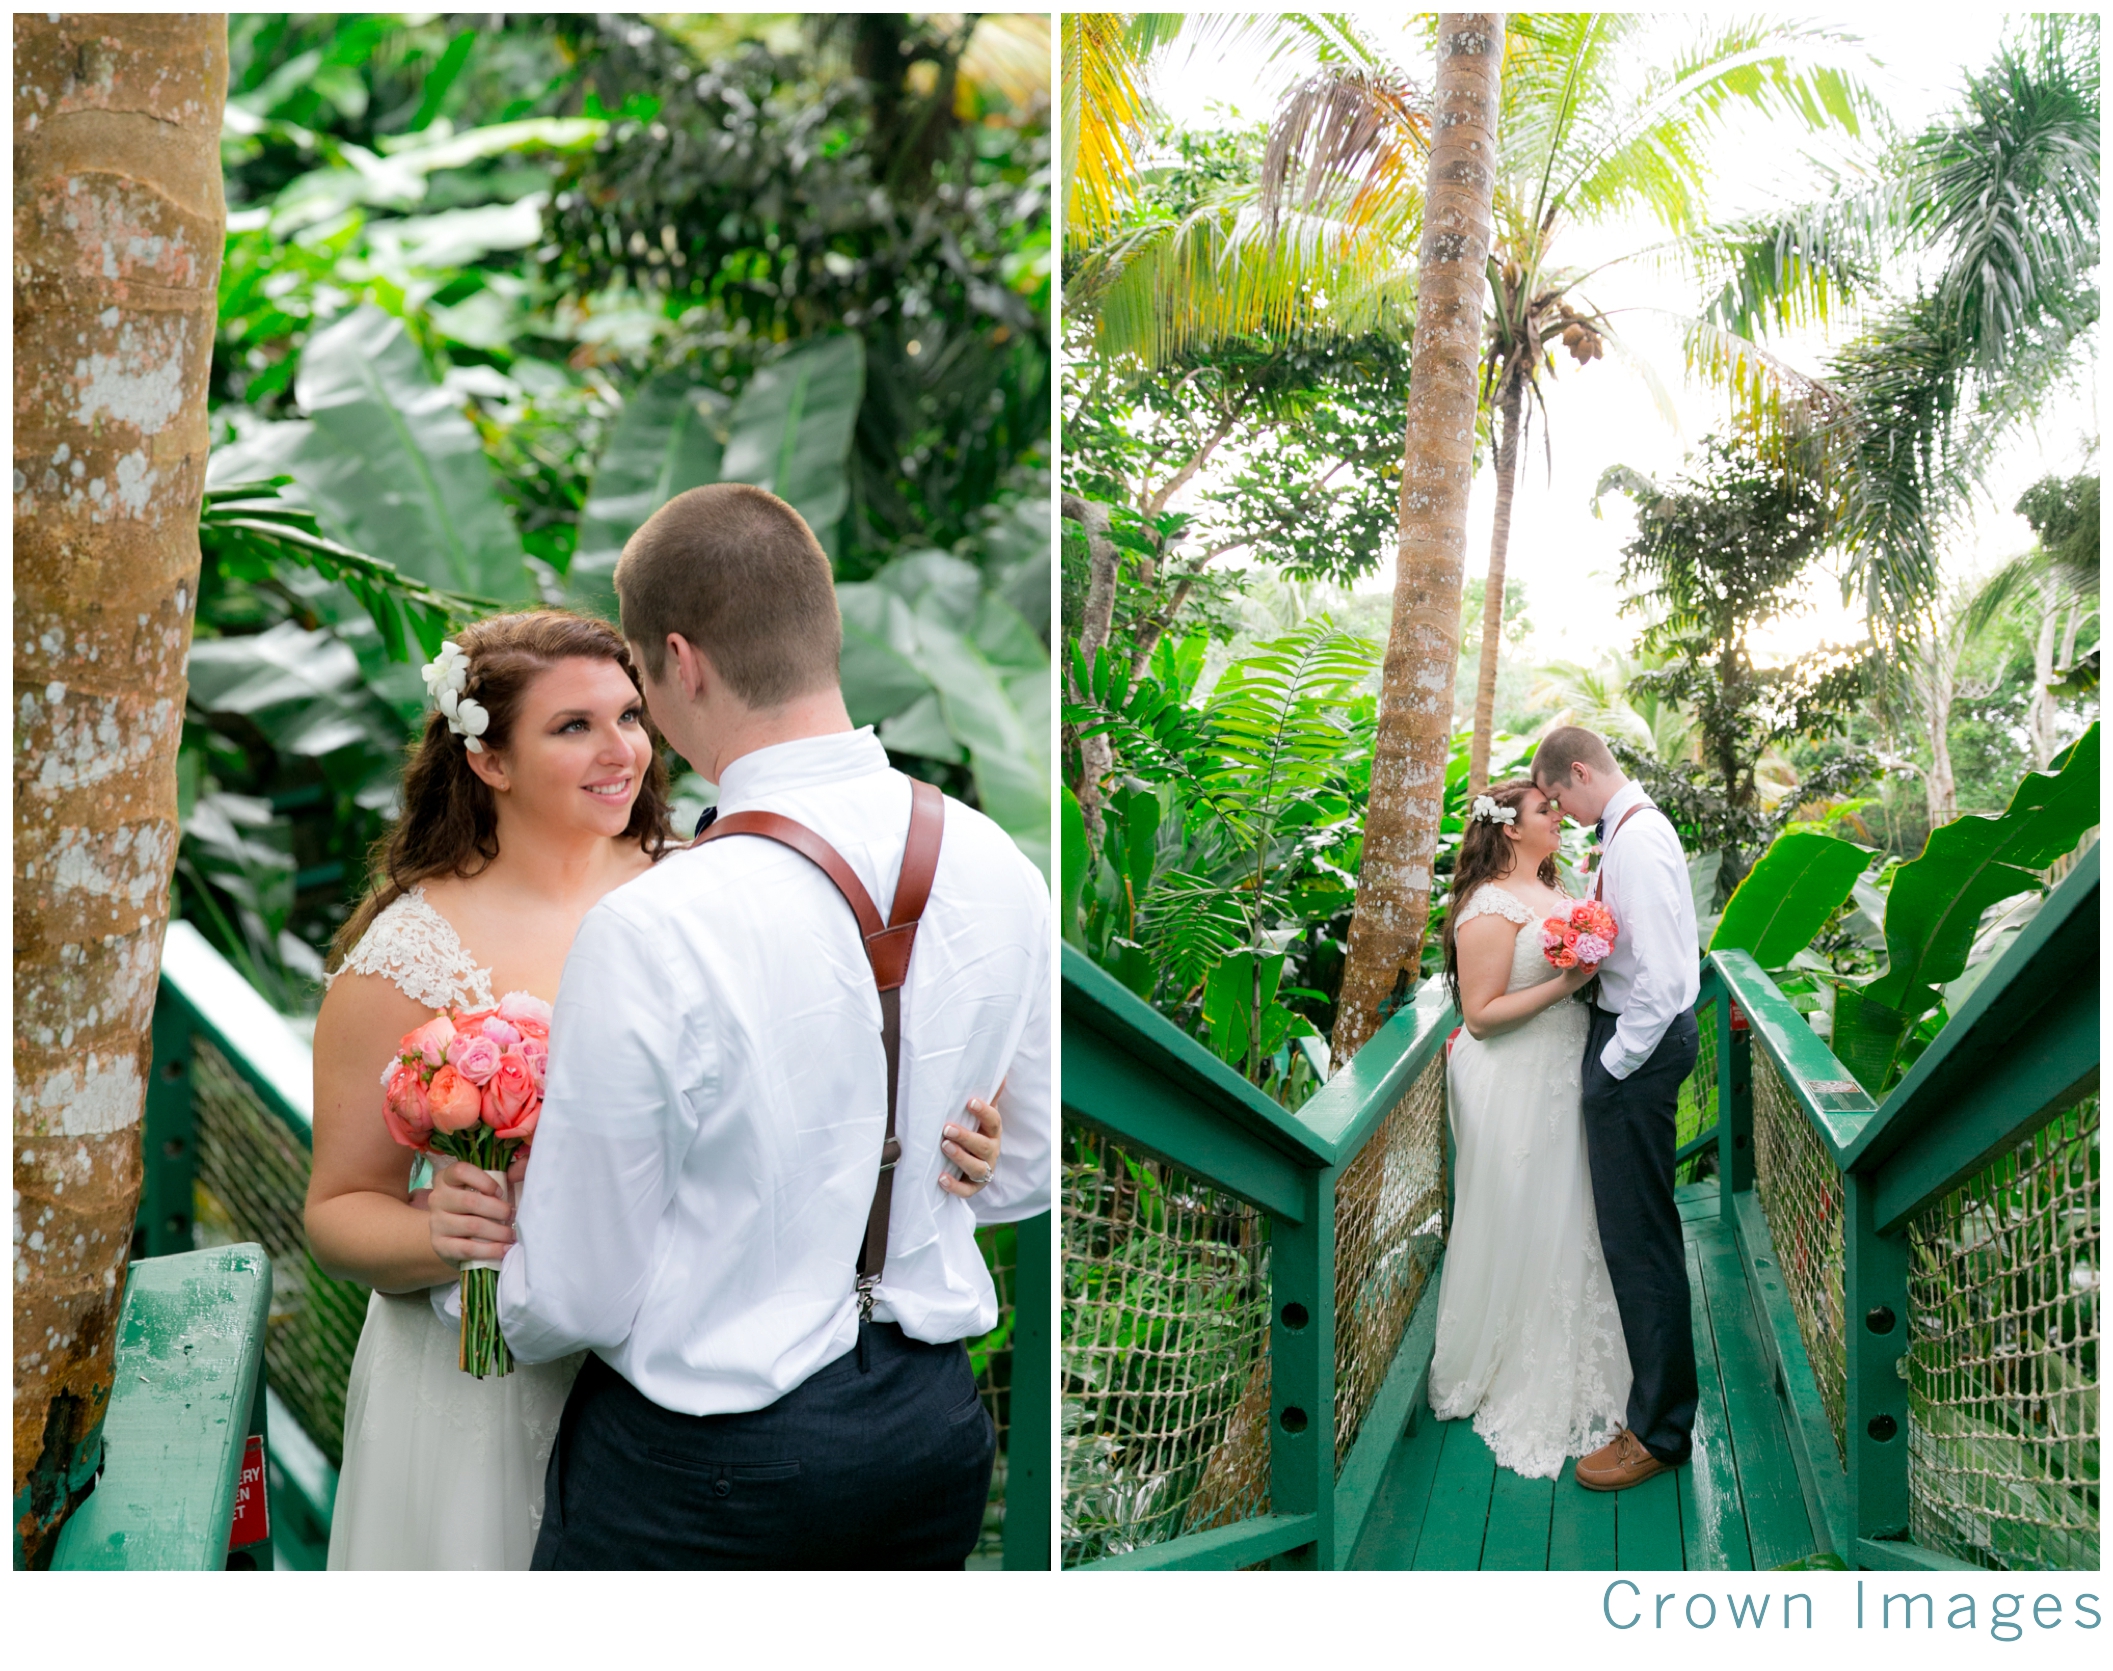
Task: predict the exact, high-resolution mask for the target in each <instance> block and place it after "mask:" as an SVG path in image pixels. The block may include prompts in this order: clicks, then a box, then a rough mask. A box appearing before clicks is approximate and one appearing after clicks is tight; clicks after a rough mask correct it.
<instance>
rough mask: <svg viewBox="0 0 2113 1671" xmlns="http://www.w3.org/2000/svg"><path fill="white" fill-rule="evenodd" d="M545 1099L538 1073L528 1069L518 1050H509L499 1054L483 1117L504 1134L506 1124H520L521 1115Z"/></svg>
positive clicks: (487, 1093)
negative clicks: (537, 1085)
mask: <svg viewBox="0 0 2113 1671" xmlns="http://www.w3.org/2000/svg"><path fill="white" fill-rule="evenodd" d="M541 1100H542V1093H541V1092H540V1091H538V1090H537V1088H536V1082H535V1076H534V1075H533V1074H531V1073H530V1072H529V1071H528V1064H527V1063H526V1062H525V1061H523V1060H522V1058H521V1053H520V1052H519V1051H518V1050H509V1051H507V1052H506V1053H505V1054H503V1055H502V1056H501V1057H500V1058H499V1065H498V1067H497V1068H496V1069H494V1070H493V1073H492V1076H491V1079H490V1080H489V1081H488V1082H487V1083H486V1084H485V1087H484V1104H483V1118H484V1123H485V1124H486V1125H488V1126H490V1127H491V1128H492V1130H494V1131H496V1132H499V1133H500V1134H501V1135H504V1134H505V1132H506V1128H508V1127H509V1126H513V1125H516V1124H518V1123H519V1122H520V1119H521V1117H522V1116H523V1115H524V1114H526V1113H527V1112H528V1111H529V1110H530V1109H531V1108H533V1107H534V1106H535V1104H537V1103H538V1102H540V1101H541Z"/></svg>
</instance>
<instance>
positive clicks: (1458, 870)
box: [1438, 777, 1563, 1009]
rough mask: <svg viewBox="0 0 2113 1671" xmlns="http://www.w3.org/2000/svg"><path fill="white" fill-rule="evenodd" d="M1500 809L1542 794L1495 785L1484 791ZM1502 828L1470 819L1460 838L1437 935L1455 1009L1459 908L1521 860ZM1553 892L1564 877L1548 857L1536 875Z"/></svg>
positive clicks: (1527, 787) (1522, 784) (1521, 783)
mask: <svg viewBox="0 0 2113 1671" xmlns="http://www.w3.org/2000/svg"><path fill="white" fill-rule="evenodd" d="M1483 793H1484V794H1486V795H1487V796H1489V798H1490V799H1491V800H1493V801H1495V802H1496V803H1497V805H1498V806H1500V807H1507V806H1508V807H1511V808H1513V809H1517V808H1518V807H1519V805H1520V804H1521V803H1522V802H1523V801H1524V800H1525V799H1526V797H1527V796H1528V795H1537V794H1539V793H1541V791H1540V789H1539V788H1538V787H1537V786H1536V785H1535V784H1534V782H1533V780H1532V779H1531V778H1523V777H1518V778H1512V779H1511V780H1510V781H1509V782H1506V783H1493V784H1491V785H1490V786H1489V788H1487V789H1486V790H1484V791H1483ZM1504 828H1505V827H1504V826H1503V825H1502V824H1496V823H1492V822H1490V821H1489V820H1487V819H1482V818H1470V819H1469V820H1468V821H1467V829H1466V831H1465V833H1464V834H1462V836H1461V838H1460V854H1459V857H1458V858H1456V859H1455V860H1454V861H1453V893H1452V904H1451V905H1450V906H1449V907H1448V908H1447V910H1446V913H1445V924H1444V926H1443V927H1442V928H1440V929H1439V931H1438V943H1439V944H1440V945H1441V946H1443V947H1444V948H1445V984H1446V985H1447V986H1448V987H1449V988H1451V990H1452V994H1453V1008H1454V1009H1458V1008H1459V1007H1460V957H1459V953H1458V951H1457V950H1456V949H1455V948H1454V945H1453V921H1454V919H1455V918H1456V917H1457V916H1458V915H1459V911H1460V907H1461V906H1463V905H1465V904H1466V903H1467V902H1468V901H1469V900H1471V899H1473V898H1474V897H1475V890H1476V889H1477V888H1479V887H1481V886H1482V884H1483V883H1485V882H1501V881H1503V880H1504V878H1505V877H1507V876H1509V875H1510V874H1511V873H1512V869H1513V867H1514V866H1515V865H1516V864H1517V863H1518V860H1517V859H1516V858H1515V857H1514V855H1513V843H1512V842H1511V840H1510V839H1509V838H1508V837H1507V836H1506V835H1505V834H1504ZM1534 874H1535V875H1536V876H1537V877H1539V878H1540V880H1541V881H1542V882H1544V883H1546V884H1547V885H1548V886H1549V887H1551V888H1560V887H1561V886H1562V885H1563V882H1562V877H1561V875H1560V873H1559V872H1558V871H1557V870H1556V868H1555V855H1554V854H1553V853H1551V854H1549V855H1548V857H1547V858H1545V859H1543V860H1542V861H1541V868H1540V869H1539V870H1537V871H1536V872H1535V873H1534Z"/></svg>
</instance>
